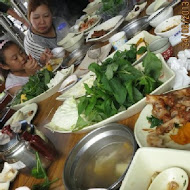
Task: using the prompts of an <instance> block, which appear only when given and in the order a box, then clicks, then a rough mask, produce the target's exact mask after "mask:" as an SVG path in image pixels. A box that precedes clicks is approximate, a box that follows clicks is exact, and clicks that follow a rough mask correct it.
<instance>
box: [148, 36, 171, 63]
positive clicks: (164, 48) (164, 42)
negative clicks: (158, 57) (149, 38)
mask: <svg viewBox="0 0 190 190" xmlns="http://www.w3.org/2000/svg"><path fill="white" fill-rule="evenodd" d="M149 50H150V51H151V52H153V53H155V54H157V53H161V54H162V56H163V57H164V59H165V60H168V59H169V58H170V57H171V56H172V55H173V48H172V46H171V44H170V42H169V39H168V38H160V39H157V40H154V41H153V42H151V43H150V44H149Z"/></svg>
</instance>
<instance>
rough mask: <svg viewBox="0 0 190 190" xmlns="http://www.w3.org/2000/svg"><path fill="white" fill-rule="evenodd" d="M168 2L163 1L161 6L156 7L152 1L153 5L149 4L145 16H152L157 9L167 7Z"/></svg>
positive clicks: (156, 4)
mask: <svg viewBox="0 0 190 190" xmlns="http://www.w3.org/2000/svg"><path fill="white" fill-rule="evenodd" d="M157 1H158V0H157ZM168 4H169V2H168V1H165V2H163V3H161V4H159V5H158V3H156V1H154V2H153V3H151V4H150V5H149V6H148V7H147V9H146V14H147V15H152V14H153V13H154V12H155V11H157V10H158V9H160V8H162V7H164V6H166V5H168Z"/></svg>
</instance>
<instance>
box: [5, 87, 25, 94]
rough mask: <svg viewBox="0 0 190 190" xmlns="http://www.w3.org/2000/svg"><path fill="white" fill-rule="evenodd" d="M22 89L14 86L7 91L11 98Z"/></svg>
mask: <svg viewBox="0 0 190 190" xmlns="http://www.w3.org/2000/svg"><path fill="white" fill-rule="evenodd" d="M21 88H22V86H15V87H13V88H10V89H9V90H7V91H8V93H10V94H11V95H12V96H14V95H15V94H16V93H17V92H18V91H19V90H20V89H21Z"/></svg>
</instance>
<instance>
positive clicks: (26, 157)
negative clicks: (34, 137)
mask: <svg viewBox="0 0 190 190" xmlns="http://www.w3.org/2000/svg"><path fill="white" fill-rule="evenodd" d="M35 152H36V151H35V150H34V149H33V147H32V146H31V145H30V142H29V141H26V140H24V139H21V138H20V136H19V134H16V133H12V135H11V140H10V141H9V142H8V143H6V144H5V145H0V158H2V160H4V161H6V162H8V163H16V162H18V164H19V166H21V168H22V169H21V172H23V173H25V174H30V173H31V170H32V168H34V167H36V154H35ZM40 159H41V162H42V164H43V167H44V168H47V167H48V166H49V165H50V163H51V160H48V159H46V158H45V157H44V156H43V155H42V154H40Z"/></svg>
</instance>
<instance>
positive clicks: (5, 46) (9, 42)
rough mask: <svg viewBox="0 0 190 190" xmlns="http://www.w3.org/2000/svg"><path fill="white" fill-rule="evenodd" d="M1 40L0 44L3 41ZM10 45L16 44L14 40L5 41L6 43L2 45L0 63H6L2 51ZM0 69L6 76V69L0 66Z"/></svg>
mask: <svg viewBox="0 0 190 190" xmlns="http://www.w3.org/2000/svg"><path fill="white" fill-rule="evenodd" d="M3 41H4V40H3ZM3 41H2V40H1V41H0V44H1V43H3ZM12 45H17V44H16V43H15V42H14V41H8V42H6V43H5V44H4V45H3V47H2V48H1V49H0V64H2V65H6V62H5V56H4V51H5V50H6V49H8V48H9V47H10V46H12ZM0 69H1V72H0V73H2V74H3V76H4V77H6V76H7V74H8V71H7V70H4V69H2V68H0Z"/></svg>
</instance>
